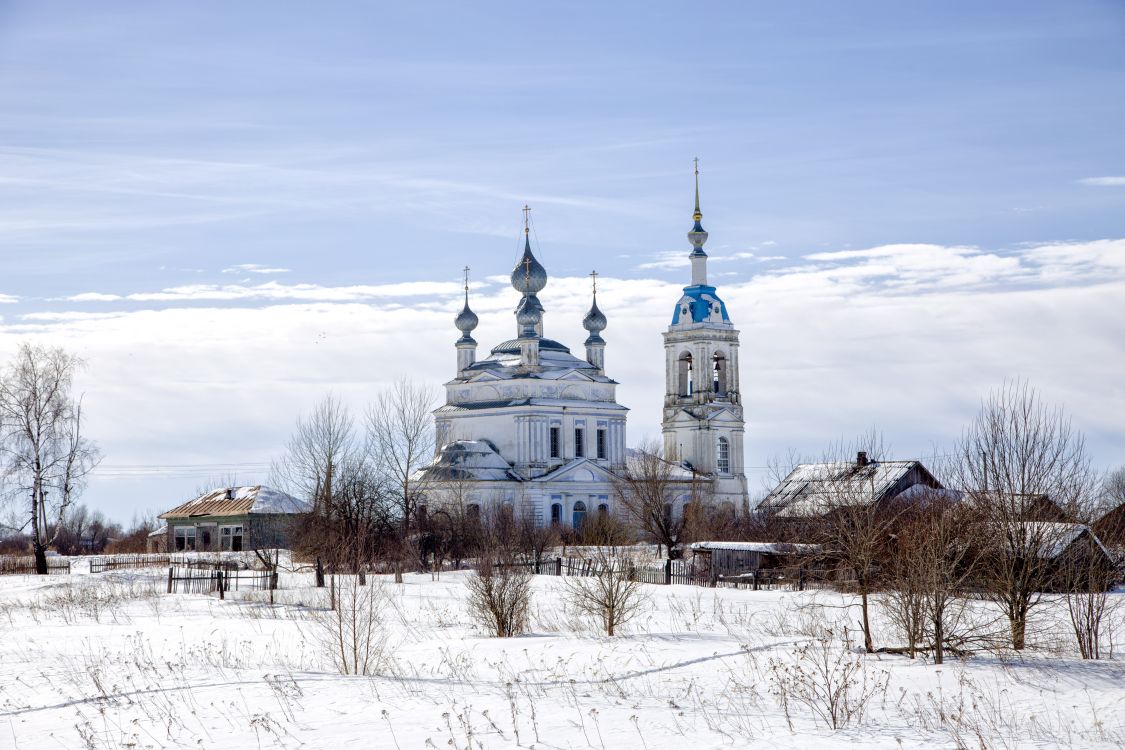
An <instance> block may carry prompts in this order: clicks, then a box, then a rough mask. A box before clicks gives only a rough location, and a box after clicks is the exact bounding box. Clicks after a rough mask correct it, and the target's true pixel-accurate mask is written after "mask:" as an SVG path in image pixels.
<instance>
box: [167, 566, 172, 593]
mask: <svg viewBox="0 0 1125 750" xmlns="http://www.w3.org/2000/svg"><path fill="white" fill-rule="evenodd" d="M168 593H169V594H171V593H172V566H171V565H169V566H168Z"/></svg>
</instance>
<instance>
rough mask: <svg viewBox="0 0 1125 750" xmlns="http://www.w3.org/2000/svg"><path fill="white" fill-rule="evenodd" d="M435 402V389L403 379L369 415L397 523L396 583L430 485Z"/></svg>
mask: <svg viewBox="0 0 1125 750" xmlns="http://www.w3.org/2000/svg"><path fill="white" fill-rule="evenodd" d="M436 400H437V398H436V394H435V393H434V391H433V389H432V388H429V387H427V386H423V385H419V384H417V383H414V382H412V381H410V380H406V379H402V380H398V381H396V382H395V383H394V384H393V385H391V386H390V387H389V388H387V389H386V390H384V391H383V392H382V393H380V394H379V397H378V398H377V399H376V401H375V403H374V404H372V405H371V407H370V408H369V409H368V411H367V443H368V452H369V454H370V456H371V460H372V462H373V464H374V467H375V470H376V471H377V472H379V473H380V474H381V475H383V476H384V477H385V485H386V487H387V489H388V492H390V493H391V496H392V498H393V501H394V506H395V511H396V515H397V517H398V522H399V529H400V532H399V533H400V536H399V545H400V549H399V550H398V554H397V556H396V558H395V582H396V583H402V563H403V561H404V560H405V559H406V558H407V557H408V556H409V544H410V532H411V528H412V527H411V524H412V523H413V522H414V521H415V517H416V512H417V507H418V501H419V499H420V498H422V497H424V494H425V490H426V485H427V483H428V480H427V478H426V473H425V472H420V470H421V469H422V468H423V467H425V466H426V465H427V464H429V463H430V461H431V459H432V458H433V456H434V453H435V449H436V446H435V445H434V428H433V416H432V414H431V412H432V410H433V408H434V404H435V402H436Z"/></svg>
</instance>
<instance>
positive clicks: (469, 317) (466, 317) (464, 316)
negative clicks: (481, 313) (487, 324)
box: [453, 300, 480, 338]
mask: <svg viewBox="0 0 1125 750" xmlns="http://www.w3.org/2000/svg"><path fill="white" fill-rule="evenodd" d="M479 322H480V319H479V318H477V314H476V313H475V312H473V311H472V310H470V309H469V301H468V300H465V307H464V308H463V309H462V310H461V312H459V313H457V318H456V319H455V320H454V321H453V325H455V326H457V330H458V331H460V332H461V333H463V334H465V337H466V338H469V334H470V333H472V332H473V329H474V328H476V327H477V324H478V323H479Z"/></svg>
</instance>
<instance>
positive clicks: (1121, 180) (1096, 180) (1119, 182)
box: [1078, 176, 1125, 187]
mask: <svg viewBox="0 0 1125 750" xmlns="http://www.w3.org/2000/svg"><path fill="white" fill-rule="evenodd" d="M1078 182H1079V183H1081V184H1083V185H1094V186H1097V187H1125V177H1120V176H1115V177H1083V178H1082V179H1081V180H1079V181H1078Z"/></svg>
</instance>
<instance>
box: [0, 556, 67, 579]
mask: <svg viewBox="0 0 1125 750" xmlns="http://www.w3.org/2000/svg"><path fill="white" fill-rule="evenodd" d="M69 573H70V560H68V559H67V558H65V557H56V556H54V555H51V556H49V557H48V558H47V575H52V576H56V575H67V574H69ZM20 575H28V576H30V575H35V558H34V557H33V556H31V555H20V556H8V555H4V556H0V576H20Z"/></svg>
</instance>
